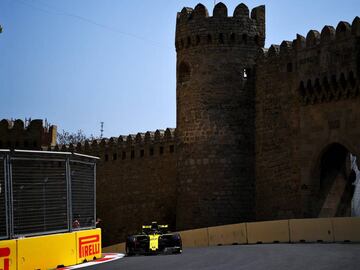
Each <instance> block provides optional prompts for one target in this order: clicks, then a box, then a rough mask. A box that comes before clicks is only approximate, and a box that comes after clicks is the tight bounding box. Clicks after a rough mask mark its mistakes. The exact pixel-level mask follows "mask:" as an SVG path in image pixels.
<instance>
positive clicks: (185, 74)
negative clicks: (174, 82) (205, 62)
mask: <svg viewBox="0 0 360 270" xmlns="http://www.w3.org/2000/svg"><path fill="white" fill-rule="evenodd" d="M190 75H191V69H190V65H189V64H188V63H186V62H181V63H180V65H179V67H178V82H179V83H184V82H187V81H189V80H190Z"/></svg>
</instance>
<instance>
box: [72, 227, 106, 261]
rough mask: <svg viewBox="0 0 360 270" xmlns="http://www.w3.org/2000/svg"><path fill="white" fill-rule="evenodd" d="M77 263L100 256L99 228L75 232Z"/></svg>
mask: <svg viewBox="0 0 360 270" xmlns="http://www.w3.org/2000/svg"><path fill="white" fill-rule="evenodd" d="M76 238H77V255H76V256H77V263H82V262H83V261H85V260H86V261H91V260H93V259H99V258H101V230H100V229H94V230H86V231H79V232H76Z"/></svg>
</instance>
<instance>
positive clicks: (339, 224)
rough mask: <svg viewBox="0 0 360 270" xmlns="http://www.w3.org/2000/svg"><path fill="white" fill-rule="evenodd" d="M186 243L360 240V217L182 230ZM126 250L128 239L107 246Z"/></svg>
mask: <svg viewBox="0 0 360 270" xmlns="http://www.w3.org/2000/svg"><path fill="white" fill-rule="evenodd" d="M180 235H181V238H182V241H183V247H184V248H189V247H207V246H221V245H234V244H261V243H264V244H265V243H304V242H305V243H317V242H320V243H321V242H328V243H334V242H340V243H341V242H360V217H339V218H314V219H290V220H275V221H262V222H248V223H239V224H230V225H224V226H216V227H209V228H202V229H196V230H188V231H181V232H180ZM103 251H104V252H125V243H120V244H117V245H113V246H109V247H105V248H103Z"/></svg>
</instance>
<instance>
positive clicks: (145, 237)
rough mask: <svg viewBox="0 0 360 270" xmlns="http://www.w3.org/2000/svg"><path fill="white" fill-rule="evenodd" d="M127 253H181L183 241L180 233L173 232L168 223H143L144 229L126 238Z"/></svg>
mask: <svg viewBox="0 0 360 270" xmlns="http://www.w3.org/2000/svg"><path fill="white" fill-rule="evenodd" d="M125 250H126V255H127V256H133V255H147V254H159V253H163V254H179V253H181V252H182V242H181V237H180V234H179V233H171V232H169V230H168V225H158V224H157V222H152V223H151V225H143V226H142V231H141V233H139V234H136V235H130V236H128V237H127V239H126V246H125Z"/></svg>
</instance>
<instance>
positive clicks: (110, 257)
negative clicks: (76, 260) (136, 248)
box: [60, 253, 125, 270]
mask: <svg viewBox="0 0 360 270" xmlns="http://www.w3.org/2000/svg"><path fill="white" fill-rule="evenodd" d="M124 256H125V254H122V253H103V257H102V258H100V259H97V260H95V261H91V262H86V263H82V264H78V265H74V266H67V267H63V268H60V269H61V270H70V269H79V268H84V267H88V266H93V265H97V264H101V263H107V262H111V261H116V260H119V259H121V258H123V257H124Z"/></svg>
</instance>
